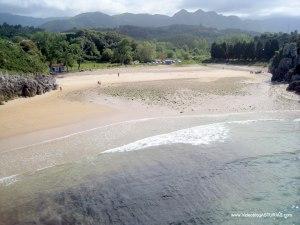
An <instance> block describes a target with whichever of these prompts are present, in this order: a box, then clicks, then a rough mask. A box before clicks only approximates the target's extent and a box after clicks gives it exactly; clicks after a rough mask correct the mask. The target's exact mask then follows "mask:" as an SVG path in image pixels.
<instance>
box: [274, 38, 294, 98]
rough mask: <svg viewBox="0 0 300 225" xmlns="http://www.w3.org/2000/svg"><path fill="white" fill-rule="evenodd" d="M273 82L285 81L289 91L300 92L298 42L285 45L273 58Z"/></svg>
mask: <svg viewBox="0 0 300 225" xmlns="http://www.w3.org/2000/svg"><path fill="white" fill-rule="evenodd" d="M269 71H270V73H272V75H273V76H272V82H285V83H288V84H289V86H288V88H287V90H288V91H295V92H296V93H297V94H300V48H299V47H297V44H296V43H289V44H286V45H284V47H283V48H282V49H280V51H279V52H277V53H276V54H275V56H274V57H273V58H272V60H271V64H270V67H269Z"/></svg>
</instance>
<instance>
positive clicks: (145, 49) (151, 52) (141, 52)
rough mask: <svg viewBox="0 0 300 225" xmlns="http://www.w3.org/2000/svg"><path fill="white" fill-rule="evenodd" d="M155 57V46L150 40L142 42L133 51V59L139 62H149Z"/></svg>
mask: <svg viewBox="0 0 300 225" xmlns="http://www.w3.org/2000/svg"><path fill="white" fill-rule="evenodd" d="M154 58H155V46H153V45H152V44H151V43H150V42H143V43H141V44H139V45H138V46H137V49H136V52H135V59H137V60H139V61H140V62H143V63H146V62H151V61H153V60H154Z"/></svg>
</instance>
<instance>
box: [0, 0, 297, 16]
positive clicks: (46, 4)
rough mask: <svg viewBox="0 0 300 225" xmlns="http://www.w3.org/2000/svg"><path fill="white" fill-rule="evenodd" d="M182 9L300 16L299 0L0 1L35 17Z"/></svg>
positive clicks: (0, 8)
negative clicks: (97, 12) (95, 12)
mask: <svg viewBox="0 0 300 225" xmlns="http://www.w3.org/2000/svg"><path fill="white" fill-rule="evenodd" d="M180 9H187V10H189V11H193V10H197V9H203V10H205V11H216V12H218V13H222V14H225V15H238V16H243V17H251V18H257V17H264V16H270V15H271V16H273V15H289V16H300V0H288V1H287V0H147V1H145V0H0V12H8V13H13V14H19V15H26V16H34V17H52V16H72V15H76V14H79V13H82V12H92V11H101V12H104V13H107V14H110V15H112V14H118V13H124V12H132V13H150V14H157V13H160V14H167V15H173V14H174V13H175V12H176V11H178V10H180Z"/></svg>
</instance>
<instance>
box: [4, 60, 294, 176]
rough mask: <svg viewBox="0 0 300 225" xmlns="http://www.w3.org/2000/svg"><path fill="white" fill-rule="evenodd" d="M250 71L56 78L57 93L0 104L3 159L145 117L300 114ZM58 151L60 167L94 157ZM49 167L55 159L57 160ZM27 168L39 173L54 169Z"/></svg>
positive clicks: (290, 99) (201, 69)
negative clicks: (60, 87) (36, 146)
mask: <svg viewBox="0 0 300 225" xmlns="http://www.w3.org/2000/svg"><path fill="white" fill-rule="evenodd" d="M253 69H254V68H252V67H248V66H245V67H241V66H237V67H236V66H226V65H212V66H195V65H193V66H186V67H174V66H157V67H136V68H113V69H107V70H101V71H90V72H83V73H73V74H67V75H65V76H62V77H59V78H58V79H57V82H58V84H59V85H60V86H62V88H63V90H62V91H59V90H57V91H53V92H50V93H47V94H45V95H41V96H36V97H33V98H22V99H16V100H13V101H10V102H8V103H7V104H6V105H4V106H1V107H0V117H1V122H0V125H1V126H0V127H1V130H0V154H1V155H2V156H3V157H8V158H9V159H10V160H13V161H14V160H15V161H18V160H20V159H21V158H22V157H23V158H26V157H27V158H28V157H29V158H30V157H31V156H33V155H35V154H36V153H37V149H31V150H30V151H29V150H28V149H27V150H26V151H24V148H25V147H26V146H31V145H35V144H37V143H43V142H45V141H46V142H47V141H48V140H56V139H59V138H61V137H64V136H68V135H72V134H76V133H80V132H85V131H89V130H93V129H95V128H97V127H105V126H110V125H113V124H118V123H122V122H124V121H134V120H140V119H144V118H157V117H171V118H172V117H174V118H175V117H181V116H183V117H184V116H193V115H194V116H199V115H204V116H205V115H222V114H223V115H225V114H232V115H235V114H237V115H238V114H243V113H251V114H252V113H253V114H255V113H257V114H258V115H259V114H263V113H264V112H273V111H274V112H277V111H278V112H283V113H284V111H293V110H295V111H298V110H300V106H299V104H298V103H299V97H298V96H297V95H294V94H292V93H289V92H286V91H285V86H284V85H271V83H270V82H269V80H270V77H271V75H270V74H268V73H266V72H264V73H263V74H259V75H256V74H250V72H249V71H250V70H253ZM118 72H119V73H120V77H118V76H117V73H118ZM98 81H100V82H101V85H99V84H98ZM45 154H47V153H46V152H45ZM59 154H63V155H64V158H65V159H63V161H61V160H62V159H60V161H59V164H61V163H63V162H70V161H72V160H77V159H80V158H82V157H86V156H89V154H92V152H89V151H87V152H84V153H82V154H80V155H78V154H77V153H75V152H74V151H72V150H70V151H65V150H64V149H61V150H59ZM49 162H51V163H53V162H55V160H54V158H52V159H51V160H50V161H49ZM32 163H33V164H36V165H32V167H34V168H37V169H39V168H42V167H47V166H49V165H50V164H51V163H50V164H49V163H46V164H43V163H42V164H41V165H39V163H38V162H32ZM10 171H11V170H10ZM12 171H13V170H12ZM9 174H14V173H8V174H7V175H9Z"/></svg>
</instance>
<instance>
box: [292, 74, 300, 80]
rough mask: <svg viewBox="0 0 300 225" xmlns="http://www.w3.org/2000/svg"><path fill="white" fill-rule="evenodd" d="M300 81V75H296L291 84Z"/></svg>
mask: <svg viewBox="0 0 300 225" xmlns="http://www.w3.org/2000/svg"><path fill="white" fill-rule="evenodd" d="M293 81H300V74H295V75H293V76H292V77H291V82H293Z"/></svg>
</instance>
